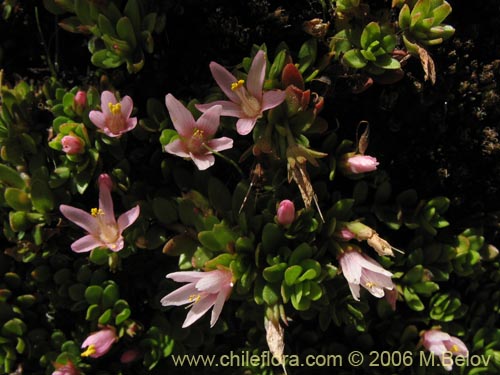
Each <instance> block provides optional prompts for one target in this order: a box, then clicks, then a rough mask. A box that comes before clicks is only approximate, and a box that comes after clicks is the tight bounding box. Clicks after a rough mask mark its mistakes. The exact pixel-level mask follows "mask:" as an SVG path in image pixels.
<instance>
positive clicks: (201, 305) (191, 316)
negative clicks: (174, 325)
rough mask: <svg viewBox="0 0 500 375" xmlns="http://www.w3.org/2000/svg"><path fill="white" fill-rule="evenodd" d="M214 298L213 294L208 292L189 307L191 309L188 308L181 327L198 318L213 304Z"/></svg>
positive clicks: (187, 325)
mask: <svg viewBox="0 0 500 375" xmlns="http://www.w3.org/2000/svg"><path fill="white" fill-rule="evenodd" d="M216 298H217V297H216V295H215V294H209V295H207V296H204V297H202V298H201V299H200V300H199V301H198V302H196V303H195V304H194V305H193V307H191V310H189V312H188V314H187V316H186V320H185V321H184V323H183V324H182V328H186V327H189V326H190V325H191V324H193V323H194V322H196V321H197V320H198V319H200V318H201V317H202V316H203V315H204V314H205V313H206V312H207V311H208V310H209V309H210V308H211V307H212V306H213V305H214V303H215V300H216Z"/></svg>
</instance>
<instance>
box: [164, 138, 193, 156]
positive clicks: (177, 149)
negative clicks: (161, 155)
mask: <svg viewBox="0 0 500 375" xmlns="http://www.w3.org/2000/svg"><path fill="white" fill-rule="evenodd" d="M165 151H167V152H168V153H169V154H172V155H177V156H180V157H181V158H189V157H190V156H189V153H188V152H187V151H186V147H185V145H184V142H182V141H181V140H180V139H176V140H175V141H173V142H170V143H169V144H168V145H166V146H165Z"/></svg>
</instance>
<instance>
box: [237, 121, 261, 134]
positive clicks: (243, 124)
mask: <svg viewBox="0 0 500 375" xmlns="http://www.w3.org/2000/svg"><path fill="white" fill-rule="evenodd" d="M256 122H257V118H240V119H239V120H238V121H237V122H236V130H237V132H238V134H240V135H247V134H248V133H250V132H251V131H252V129H253V127H254V126H255V123H256Z"/></svg>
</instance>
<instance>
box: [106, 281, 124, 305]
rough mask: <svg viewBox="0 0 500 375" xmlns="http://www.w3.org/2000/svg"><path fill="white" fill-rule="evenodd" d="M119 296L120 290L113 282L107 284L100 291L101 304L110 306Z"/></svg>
mask: <svg viewBox="0 0 500 375" xmlns="http://www.w3.org/2000/svg"><path fill="white" fill-rule="evenodd" d="M119 298H120V292H119V290H118V287H117V286H116V284H115V283H111V284H109V285H108V286H107V287H106V288H104V291H103V293H102V306H103V307H104V308H108V307H111V306H113V305H114V304H115V302H116V301H118V299H119Z"/></svg>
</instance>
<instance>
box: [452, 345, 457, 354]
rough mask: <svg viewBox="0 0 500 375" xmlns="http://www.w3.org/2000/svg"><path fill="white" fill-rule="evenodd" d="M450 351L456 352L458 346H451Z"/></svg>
mask: <svg viewBox="0 0 500 375" xmlns="http://www.w3.org/2000/svg"><path fill="white" fill-rule="evenodd" d="M450 350H451V352H452V353H456V352H458V345H457V344H453V346H452V347H451V348H450Z"/></svg>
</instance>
